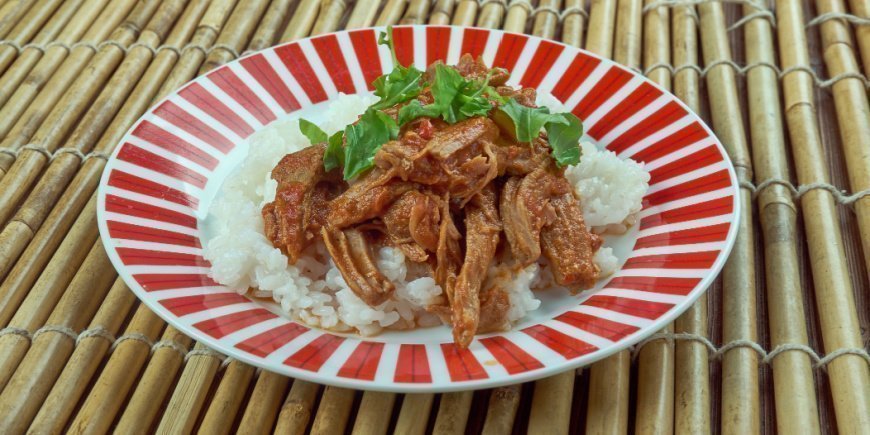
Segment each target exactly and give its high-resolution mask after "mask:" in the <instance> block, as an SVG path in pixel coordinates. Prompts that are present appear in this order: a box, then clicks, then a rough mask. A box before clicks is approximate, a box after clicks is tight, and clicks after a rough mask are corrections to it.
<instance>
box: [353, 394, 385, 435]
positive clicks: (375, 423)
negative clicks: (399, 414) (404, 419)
mask: <svg viewBox="0 0 870 435" xmlns="http://www.w3.org/2000/svg"><path fill="white" fill-rule="evenodd" d="M395 403H396V395H395V394H394V393H382V392H378V391H366V392H364V393H363V396H362V400H361V401H360V404H359V410H358V411H357V413H356V420H355V421H354V423H353V431H352V433H353V434H354V435H386V433H387V429H388V428H389V426H390V416H391V415H393V405H394V404H395Z"/></svg>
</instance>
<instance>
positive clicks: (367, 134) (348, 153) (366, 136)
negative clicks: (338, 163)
mask: <svg viewBox="0 0 870 435" xmlns="http://www.w3.org/2000/svg"><path fill="white" fill-rule="evenodd" d="M398 134H399V126H398V125H397V124H396V122H395V121H393V118H390V116H389V115H387V114H386V113H383V112H381V111H379V110H374V109H371V108H370V109H368V110H366V112H365V113H363V115H362V116H361V117H360V119H359V121H358V122H357V123H356V124H351V125H348V126H347V128H345V130H344V135H345V137H346V139H347V146H345V148H344V179H345V180H349V179H351V178H353V177H356V176H357V175H359V174H361V173H363V172H365V171H366V170H367V169H369V168H371V167H372V166H373V165H374V158H375V154H376V153H377V152H378V150H379V149H381V146H382V145H383V144H385V143H387V141H389V140H391V139H395V138H396V136H398Z"/></svg>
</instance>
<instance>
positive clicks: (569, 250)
mask: <svg viewBox="0 0 870 435" xmlns="http://www.w3.org/2000/svg"><path fill="white" fill-rule="evenodd" d="M565 183H566V184H567V181H565ZM551 204H552V205H553V210H554V211H555V213H556V218H555V219H554V220H553V222H552V223H550V224H549V225H547V226H546V227H544V229H543V231H542V232H541V246H542V248H543V252H544V256H545V257H546V258H547V259H548V260H549V261H550V265H551V266H552V268H553V277H554V278H555V279H556V283H557V284H559V285H562V286H565V287H567V288H569V289H572V290H582V289H586V288H589V287H592V285H593V284H595V281H596V280H597V279H598V272H599V269H598V266H597V265H596V264H595V262H594V261H592V257H593V256H594V255H595V249H597V246H598V245H600V240H599V239H598V238H597V237H595V236H593V235H592V234H590V233H589V230H588V229H586V224H585V223H584V221H583V212H582V211H581V209H580V204H579V202H578V201H577V198H575V197H574V195H573V194H572V193H566V194H564V195H562V196H559V197H556V198H554V199H553V200H552V201H551Z"/></svg>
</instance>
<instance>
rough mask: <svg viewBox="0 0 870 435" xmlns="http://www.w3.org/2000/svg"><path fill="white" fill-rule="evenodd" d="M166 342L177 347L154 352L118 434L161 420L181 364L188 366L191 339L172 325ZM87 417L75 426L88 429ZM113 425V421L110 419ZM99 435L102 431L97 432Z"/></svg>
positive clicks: (163, 337) (129, 404) (166, 332)
mask: <svg viewBox="0 0 870 435" xmlns="http://www.w3.org/2000/svg"><path fill="white" fill-rule="evenodd" d="M160 341H161V342H165V343H176V345H175V347H160V348H158V349H156V350H154V352H153V354H152V355H151V360H150V361H148V365H147V366H146V367H145V372H144V373H142V378H141V379H139V382H138V384H137V385H136V389H135V390H134V391H133V395H132V396H130V400H129V401H128V402H127V404H126V407H125V408H124V412H123V414H121V418H120V420H118V425H117V426H115V431H116V432H117V433H136V431H137V430H138V429H139V428H143V427H148V428H150V427H152V425H153V424H154V422H155V419H156V418H157V413H158V412H160V408H161V407H162V406H163V404H164V401H165V400H166V396H167V395H168V394H169V392H170V389H171V388H172V383H173V382H175V381H176V379H175V378H176V376H177V374H178V370H179V369H180V368H181V365H182V364H183V363H184V359H185V358H184V354H182V353H181V352H179V350H178V349H179V348H180V349H187V348H189V347H190V343H191V339H190V338H189V337H187V336H186V335H184V334H183V333H181V332H180V331H178V330H177V329H175V328H173V327H171V326H168V327H167V328H166V331H164V332H163V336H162V337H161V339H160ZM87 422H88V420H87V416H85V415H82V413H81V412H80V413H79V415H77V416H76V418H75V420H73V423H72V425H71V427H78V426H85V425H86V423H87ZM109 424H111V420H109ZM94 432H95V433H99V432H98V431H94Z"/></svg>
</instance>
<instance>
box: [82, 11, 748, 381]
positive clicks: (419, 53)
mask: <svg viewBox="0 0 870 435" xmlns="http://www.w3.org/2000/svg"><path fill="white" fill-rule="evenodd" d="M380 30H383V29H361V30H353V31H344V32H337V33H330V34H326V35H322V36H318V37H314V38H309V39H304V40H300V41H298V42H293V43H289V44H285V45H281V46H277V47H273V48H269V49H267V50H264V51H261V52H257V53H254V54H251V55H249V56H246V57H244V58H241V59H239V60H236V61H234V62H232V63H229V64H227V65H224V66H222V67H220V68H217V69H216V70H214V71H211V72H209V73H208V74H206V75H204V76H202V77H199V78H197V79H195V80H193V81H192V82H190V83H188V84H187V85H185V86H184V87H182V88H181V89H180V90H179V91H177V92H175V93H174V94H172V95H170V96H168V97H167V98H165V99H164V100H162V101H160V102H159V103H158V104H156V105H155V106H154V107H153V108H151V109H150V110H149V111H148V112H147V113H146V114H145V115H144V116H142V118H141V119H140V120H139V121H137V122H136V124H135V125H134V126H133V127H132V128H131V129H130V131H129V132H128V133H127V134H126V136H125V137H124V138H123V140H122V142H121V143H120V144H119V145H118V146H117V147H116V149H115V151H114V154H113V155H112V157H111V159H110V160H109V162H108V164H107V165H106V169H105V172H104V173H103V177H102V179H101V181H100V186H99V191H98V220H99V228H100V234H101V236H102V240H103V244H104V246H105V248H106V251H107V252H108V255H109V257H110V258H111V260H112V263H113V264H114V266H115V268H116V269H117V270H118V273H119V274H120V276H121V277H123V279H124V281H125V282H126V283H127V285H128V286H129V287H130V288H131V289H132V290H133V292H135V293H136V295H137V296H138V297H139V299H141V300H142V302H144V303H145V304H146V305H148V306H149V307H150V308H151V309H153V310H154V311H155V312H156V313H157V314H158V315H160V317H162V318H163V319H164V320H166V321H167V322H168V323H169V324H170V325H172V326H174V327H176V328H178V329H179V330H181V331H183V332H184V333H185V334H187V335H190V336H191V337H193V338H194V339H196V340H197V341H199V342H201V343H203V344H205V345H207V346H209V347H210V348H212V349H214V350H216V351H218V352H221V353H223V354H226V355H228V356H230V357H232V358H235V359H237V360H240V361H243V362H245V363H249V364H252V365H255V366H258V367H261V368H263V369H266V370H270V371H273V372H277V373H281V374H284V375H287V376H292V377H295V378H301V379H305V380H308V381H313V382H318V383H323V384H330V385H336V386H341V387H347V388H358V389H369V390H381V391H396V392H443V391H454V390H465V389H476V388H489V387H495V386H499V385H505V384H511V383H517V382H523V381H528V380H532V379H536V378H541V377H544V376H548V375H553V374H556V373H558V372H562V371H565V370H569V369H573V368H577V367H580V366H583V365H586V364H589V363H591V362H593V361H596V360H600V359H602V358H605V357H607V356H609V355H611V354H613V353H615V352H618V351H620V350H623V349H626V348H628V347H629V346H631V345H633V344H635V343H637V342H639V341H641V340H643V339H644V338H646V337H648V336H650V335H651V334H653V333H654V332H656V331H658V330H660V329H661V328H663V327H664V326H666V325H667V324H668V323H670V322H672V321H673V320H674V319H675V318H676V317H677V316H679V315H680V314H681V313H682V312H683V311H685V310H686V309H687V308H688V307H689V306H690V305H691V304H692V303H693V302H694V301H695V300H696V299H697V298H698V297H699V296H700V295H701V294H702V293H703V292H704V291H705V289H706V288H707V286H708V285H709V284H710V283H711V282H712V281H713V279H714V278H715V277H716V275H717V274H718V272H719V271H720V270H721V268H722V266H723V264H724V263H725V259H726V258H727V256H728V253H729V251H730V250H731V247H732V245H733V243H734V239H735V236H736V231H737V225H736V219H737V216H739V213H738V208H739V202H738V201H737V198H738V196H737V192H738V190H737V181H736V177H735V174H734V169H733V167H732V165H731V163H730V160H729V159H728V157H727V154H726V153H725V150H724V148H723V147H722V145H721V144H720V143H719V141H718V140H717V139H716V137H715V136H714V135H713V133H712V132H711V131H710V129H709V128H708V127H707V126H706V125H705V124H704V122H703V121H702V120H701V119H700V118H699V117H698V116H697V115H695V114H694V113H692V111H691V110H689V109H688V108H687V107H686V106H685V105H684V104H682V103H681V102H680V101H678V100H677V99H676V97H674V96H673V95H671V94H669V93H668V92H666V91H664V90H662V89H661V88H659V87H658V86H657V85H655V84H654V83H652V82H650V81H649V80H647V79H645V78H644V77H643V76H641V75H638V74H636V73H635V72H632V71H630V70H628V69H626V68H624V67H621V66H619V65H617V64H615V63H613V62H611V61H609V60H606V59H602V58H600V57H598V56H595V55H593V54H591V53H587V52H585V51H582V50H579V49H576V48H573V47H569V46H566V45H563V44H560V43H558V42H553V41H549V40H544V39H541V38H536V37H533V36H528V35H521V34H513V33H505V32H501V31H496V30H488V29H477V28H465V27H448V26H400V27H396V28H395V29H394V35H395V45H396V52H397V56H398V59H399V61H400V62H402V63H403V64H406V65H407V64H409V63H414V64H415V65H416V66H417V67H418V68H420V69H425V67H426V66H427V65H429V64H430V63H432V62H434V61H436V60H444V61H446V62H447V63H448V64H454V63H456V62H457V61H458V59H459V57H460V55H462V54H463V53H470V54H472V55H474V56H483V59H484V61H485V62H486V63H487V64H489V65H493V66H499V67H504V68H507V69H508V70H509V71H511V73H512V76H511V80H510V82H509V83H510V84H514V85H517V84H520V85H522V86H531V87H536V88H538V89H541V90H543V91H548V92H550V93H552V94H553V95H554V96H556V97H557V98H558V99H559V100H561V101H562V102H563V103H564V104H565V105H566V106H567V107H569V108H570V109H571V110H572V111H573V113H575V114H576V115H577V116H579V117H580V118H581V119H582V120H583V121H584V124H585V127H586V136H587V138H588V139H590V140H593V141H595V142H596V143H598V144H599V145H600V146H605V147H607V148H608V149H610V150H612V151H614V152H616V153H617V154H618V155H619V156H621V157H631V158H633V159H635V160H637V161H643V162H646V168H647V169H648V170H649V171H650V174H651V180H650V189H649V191H648V193H647V194H646V196H645V197H644V207H643V210H642V211H641V212H640V216H639V221H638V223H637V224H635V226H634V227H633V228H632V230H631V231H629V232H628V233H626V234H625V235H622V236H620V237H618V238H616V239H614V240H613V241H612V242H613V244H614V245H615V246H616V249H615V250H616V252H617V254H618V256H619V257H620V258H621V260H622V264H621V267H620V269H619V271H618V272H616V273H615V274H614V275H613V276H611V277H609V278H606V279H604V280H601V281H600V282H599V283H598V284H597V285H596V286H595V288H593V289H591V290H587V291H585V292H583V293H581V294H580V295H576V296H571V295H567V294H560V293H556V294H554V293H553V292H552V291H545V292H542V293H541V299H542V300H543V306H542V308H541V309H539V310H538V311H535V312H532V315H530V316H529V317H528V318H526V319H524V320H523V321H522V322H521V323H520V324H519V325H517V326H516V327H515V328H514V329H513V330H511V331H509V332H505V333H497V334H488V335H483V336H478V337H477V338H476V339H475V340H474V341H473V343H472V344H471V345H470V346H469V347H468V348H467V349H460V348H458V347H456V346H455V345H454V344H453V342H452V339H451V336H450V334H449V330H448V329H447V327H439V328H427V329H418V330H415V331H408V332H401V331H395V332H389V333H386V334H383V335H380V336H376V337H368V338H363V337H359V336H354V335H342V334H336V333H330V332H327V331H322V330H318V329H315V328H310V327H307V326H305V325H302V324H299V323H296V322H294V321H293V320H291V319H288V318H285V317H284V316H282V315H281V314H280V310H276V309H275V307H274V306H271V305H270V304H268V303H263V302H260V301H256V300H252V299H249V298H248V297H246V296H243V295H239V294H237V293H235V292H233V291H231V290H229V289H227V288H225V287H223V286H221V285H220V284H218V283H216V282H214V281H213V280H212V279H210V278H209V276H208V270H209V269H208V268H209V265H208V262H207V261H206V260H205V259H203V258H202V243H203V242H202V240H203V227H204V226H205V225H204V222H205V217H206V216H207V212H208V204H209V203H210V202H211V200H212V199H213V197H214V196H215V193H216V192H217V190H218V188H219V187H220V185H221V183H222V182H223V180H224V179H225V178H226V176H227V174H228V173H229V172H230V171H231V170H232V169H233V168H234V167H235V166H236V165H237V164H238V163H239V161H240V160H241V158H242V157H243V155H244V151H245V149H246V148H247V146H246V139H247V138H248V137H249V136H250V135H251V134H252V133H254V132H255V131H257V130H259V129H262V128H263V127H264V126H265V125H268V124H269V123H271V122H274V121H276V120H279V119H285V118H287V117H293V116H299V114H300V113H304V112H306V111H309V112H310V111H312V110H315V111H316V110H317V109H318V107H321V106H320V105H321V104H322V103H324V102H326V101H328V100H330V99H332V98H334V97H335V96H337V95H338V93H339V92H341V93H346V94H353V93H363V92H370V91H371V86H370V85H369V83H371V82H372V81H373V80H374V79H375V78H376V77H378V76H379V75H381V74H383V73H385V72H388V71H389V70H391V69H392V62H391V57H390V54H389V51H388V50H387V48H386V47H383V46H379V45H377V35H378V32H379V31H380Z"/></svg>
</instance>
